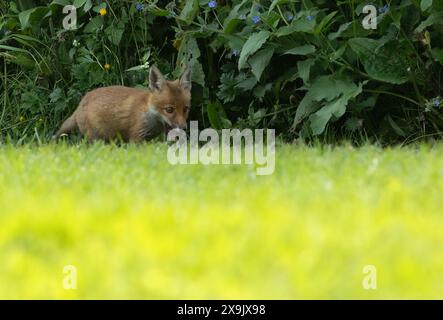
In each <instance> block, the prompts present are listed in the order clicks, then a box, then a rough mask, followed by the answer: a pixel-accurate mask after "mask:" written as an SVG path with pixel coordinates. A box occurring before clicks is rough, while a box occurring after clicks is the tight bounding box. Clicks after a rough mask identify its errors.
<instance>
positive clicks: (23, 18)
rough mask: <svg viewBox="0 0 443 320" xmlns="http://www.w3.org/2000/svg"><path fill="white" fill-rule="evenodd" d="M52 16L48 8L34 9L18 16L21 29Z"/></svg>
mask: <svg viewBox="0 0 443 320" xmlns="http://www.w3.org/2000/svg"><path fill="white" fill-rule="evenodd" d="M51 14H52V12H51V10H50V9H49V7H35V8H32V9H29V10H26V11H22V12H20V13H19V14H18V18H19V20H20V24H21V27H22V29H26V28H28V27H29V26H30V25H32V24H33V23H38V24H40V22H41V21H42V20H43V19H44V18H47V17H49V16H50V15H51Z"/></svg>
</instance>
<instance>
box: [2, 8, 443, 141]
mask: <svg viewBox="0 0 443 320" xmlns="http://www.w3.org/2000/svg"><path fill="white" fill-rule="evenodd" d="M69 3H72V2H71V1H69V0H54V1H53V2H51V3H50V4H49V5H45V4H44V2H43V1H32V0H29V1H25V0H23V1H11V2H10V3H9V4H2V5H1V6H2V7H1V10H2V12H3V13H4V15H2V18H1V21H0V26H1V27H2V32H1V34H0V39H1V40H0V50H1V51H0V55H1V56H2V57H3V58H4V59H5V61H6V63H4V64H3V67H2V69H3V72H4V77H2V78H3V79H2V81H3V82H2V84H3V88H4V90H2V98H3V99H2V101H3V106H4V107H3V110H4V112H3V115H2V117H1V118H0V121H1V124H0V126H1V127H0V128H1V130H2V135H6V134H8V135H10V136H12V137H13V138H18V137H23V136H25V135H27V134H28V135H29V133H31V134H35V135H37V136H38V135H39V133H40V135H41V134H43V135H45V134H47V133H48V132H51V131H52V130H54V128H55V127H56V126H57V125H58V124H59V123H60V122H61V121H62V119H63V118H64V117H66V115H67V114H68V113H69V112H71V111H72V110H73V108H75V107H76V104H77V103H78V101H79V99H80V97H81V95H82V94H84V93H85V92H86V91H88V90H90V89H92V88H95V87H98V86H104V85H109V84H124V85H129V86H137V85H141V86H146V85H147V68H148V67H149V66H150V65H152V64H154V63H155V64H157V65H159V67H160V69H161V70H162V71H163V72H165V73H166V74H167V75H169V76H170V77H171V78H172V77H177V76H178V75H179V74H180V73H181V72H183V70H184V68H185V66H186V65H191V66H192V69H193V81H194V83H195V84H196V85H195V86H194V89H193V105H194V108H193V111H192V114H191V118H192V119H198V120H200V123H202V125H203V126H212V127H215V128H222V127H229V126H235V127H272V128H276V129H277V130H278V132H279V133H281V134H282V135H283V136H284V137H285V138H287V139H293V138H297V137H300V138H303V139H312V138H313V137H317V136H319V137H321V138H322V139H324V140H325V141H334V140H336V139H339V138H341V137H346V138H348V139H352V140H354V141H361V140H365V139H367V138H368V137H369V138H371V139H376V140H378V141H381V142H383V143H389V142H398V141H403V142H409V141H414V140H416V139H419V138H422V137H429V136H431V137H438V136H440V135H441V128H443V115H442V111H441V104H442V101H441V98H440V95H441V77H442V64H443V3H442V2H441V1H432V0H421V1H418V0H402V1H388V2H387V3H386V2H384V1H323V0H317V1H309V0H306V1H287V0H274V1H251V0H242V1H239V0H237V1H220V0H219V1H207V0H187V1H181V2H175V1H173V2H169V3H168V2H163V1H139V2H137V1H125V2H123V1H104V2H102V1H92V0H75V1H73V3H74V5H75V6H76V7H77V8H78V9H77V14H78V28H77V29H76V30H71V31H66V30H64V29H63V27H62V20H63V18H64V17H65V14H63V12H62V9H63V6H64V5H66V4H69ZM368 4H373V5H374V6H375V7H376V8H377V10H378V12H377V21H378V25H377V29H375V30H366V29H365V28H364V27H363V25H362V20H363V19H364V18H365V16H366V14H365V13H363V8H364V7H365V5H368ZM104 9H105V10H104ZM42 120H43V121H42Z"/></svg>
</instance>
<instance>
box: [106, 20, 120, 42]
mask: <svg viewBox="0 0 443 320" xmlns="http://www.w3.org/2000/svg"><path fill="white" fill-rule="evenodd" d="M124 32H125V23H124V22H123V21H120V22H119V23H118V24H117V25H114V24H111V25H110V26H109V27H107V28H106V29H105V34H106V36H107V37H108V39H109V41H111V43H112V44H114V45H116V46H118V45H119V44H120V41H121V39H122V36H123V33H124Z"/></svg>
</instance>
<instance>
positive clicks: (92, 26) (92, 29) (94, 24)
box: [83, 16, 103, 33]
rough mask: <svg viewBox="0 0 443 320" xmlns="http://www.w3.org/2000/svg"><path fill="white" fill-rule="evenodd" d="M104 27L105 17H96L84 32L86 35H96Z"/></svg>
mask: <svg viewBox="0 0 443 320" xmlns="http://www.w3.org/2000/svg"><path fill="white" fill-rule="evenodd" d="M102 25H103V17H101V16H96V17H94V18H92V19H91V21H89V23H88V24H87V25H86V27H85V29H84V30H83V31H84V32H85V33H94V32H96V31H97V30H98V29H99V28H100V27H101V26H102Z"/></svg>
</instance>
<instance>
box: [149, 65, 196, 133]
mask: <svg viewBox="0 0 443 320" xmlns="http://www.w3.org/2000/svg"><path fill="white" fill-rule="evenodd" d="M149 89H150V90H151V92H152V95H151V100H150V105H151V108H154V109H155V113H156V114H158V115H159V116H160V118H161V119H162V121H163V122H164V124H166V126H167V127H169V128H179V129H183V130H185V129H186V127H187V124H186V123H187V119H188V115H189V110H190V107H191V69H190V68H187V70H186V71H185V72H184V73H183V75H182V76H181V77H180V78H179V79H176V80H174V81H168V80H166V79H165V78H164V76H163V75H162V73H161V72H160V70H158V69H157V67H155V66H152V67H151V69H150V70H149Z"/></svg>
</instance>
